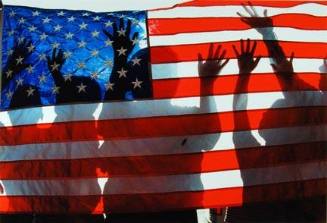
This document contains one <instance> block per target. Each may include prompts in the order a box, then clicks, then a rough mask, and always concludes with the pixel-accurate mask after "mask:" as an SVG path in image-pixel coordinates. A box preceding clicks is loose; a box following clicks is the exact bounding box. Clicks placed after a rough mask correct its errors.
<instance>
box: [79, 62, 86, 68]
mask: <svg viewBox="0 0 327 223" xmlns="http://www.w3.org/2000/svg"><path fill="white" fill-rule="evenodd" d="M77 66H78V68H80V69H83V68H85V67H86V65H85V63H83V62H80V63H78V64H77Z"/></svg>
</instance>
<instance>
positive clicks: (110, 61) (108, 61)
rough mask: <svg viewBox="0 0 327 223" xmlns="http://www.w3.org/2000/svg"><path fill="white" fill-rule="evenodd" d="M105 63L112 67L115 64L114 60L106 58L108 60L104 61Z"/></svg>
mask: <svg viewBox="0 0 327 223" xmlns="http://www.w3.org/2000/svg"><path fill="white" fill-rule="evenodd" d="M104 64H105V65H106V66H107V67H112V66H113V63H112V60H106V61H105V62H104Z"/></svg>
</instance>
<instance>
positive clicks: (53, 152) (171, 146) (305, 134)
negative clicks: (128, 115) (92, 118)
mask: <svg viewBox="0 0 327 223" xmlns="http://www.w3.org/2000/svg"><path fill="white" fill-rule="evenodd" d="M262 139H263V140H262ZM184 140H186V142H185V143H184V144H183V143H182V142H183V141H184ZM322 141H327V125H318V126H302V127H301V126H300V127H292V128H275V129H261V130H252V131H239V132H234V133H233V132H223V133H221V134H205V135H192V136H179V137H160V138H146V139H130V140H115V141H104V142H102V141H87V142H64V143H44V144H28V145H18V146H0V162H5V161H18V160H53V159H84V158H102V157H124V156H125V157H126V156H148V155H168V154H186V153H198V152H206V151H222V150H230V149H237V150H238V149H243V148H254V147H264V146H276V145H285V144H297V143H308V142H322ZM271 149H273V148H271Z"/></svg>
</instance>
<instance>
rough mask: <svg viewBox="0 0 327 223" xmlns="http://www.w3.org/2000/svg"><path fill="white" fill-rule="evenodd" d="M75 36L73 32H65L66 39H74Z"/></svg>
mask: <svg viewBox="0 0 327 223" xmlns="http://www.w3.org/2000/svg"><path fill="white" fill-rule="evenodd" d="M73 36H74V34H73V33H71V32H69V33H66V34H65V38H66V39H73Z"/></svg>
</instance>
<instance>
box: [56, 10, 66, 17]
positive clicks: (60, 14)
mask: <svg viewBox="0 0 327 223" xmlns="http://www.w3.org/2000/svg"><path fill="white" fill-rule="evenodd" d="M65 14H66V13H64V12H63V11H60V12H58V13H57V15H58V16H64V15H65Z"/></svg>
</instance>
